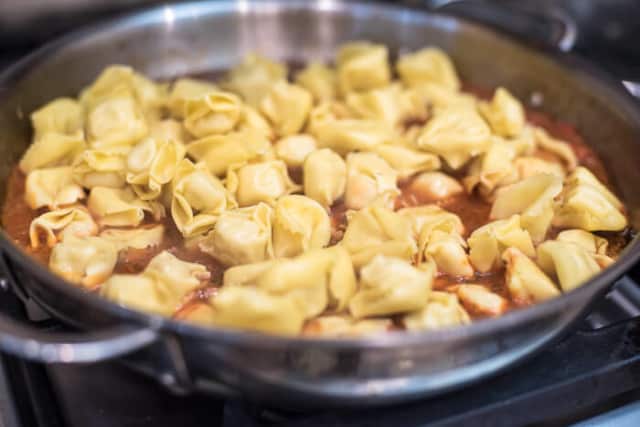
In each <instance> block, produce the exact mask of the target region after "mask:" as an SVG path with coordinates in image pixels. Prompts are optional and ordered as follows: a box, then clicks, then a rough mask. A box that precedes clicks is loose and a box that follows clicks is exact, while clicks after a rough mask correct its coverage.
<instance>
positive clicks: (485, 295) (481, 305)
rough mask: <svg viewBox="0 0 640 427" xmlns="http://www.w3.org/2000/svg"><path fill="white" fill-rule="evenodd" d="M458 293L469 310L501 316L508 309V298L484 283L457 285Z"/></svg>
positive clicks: (486, 314)
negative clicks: (488, 287)
mask: <svg viewBox="0 0 640 427" xmlns="http://www.w3.org/2000/svg"><path fill="white" fill-rule="evenodd" d="M456 295H458V298H459V299H460V302H461V303H462V305H463V306H464V307H465V308H466V309H467V310H469V311H472V312H474V313H477V314H483V315H485V316H499V315H501V314H503V313H504V312H505V311H507V308H508V303H507V300H506V299H504V298H503V297H501V296H500V295H498V294H496V293H494V292H491V291H490V290H489V289H487V288H486V287H484V286H482V285H476V284H470V283H465V284H462V285H458V286H456Z"/></svg>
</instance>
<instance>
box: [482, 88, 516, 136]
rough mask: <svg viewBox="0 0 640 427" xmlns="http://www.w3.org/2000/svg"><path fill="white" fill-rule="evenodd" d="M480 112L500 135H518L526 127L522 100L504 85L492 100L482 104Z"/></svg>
mask: <svg viewBox="0 0 640 427" xmlns="http://www.w3.org/2000/svg"><path fill="white" fill-rule="evenodd" d="M480 112H481V113H482V115H483V116H484V118H485V119H487V121H488V122H489V124H490V125H491V129H493V131H494V132H495V133H496V134H497V135H499V136H503V137H505V138H510V137H514V136H518V135H519V134H520V133H521V132H522V131H523V129H524V126H525V120H526V119H525V115H524V108H522V104H521V103H520V101H518V100H517V99H516V98H515V97H514V96H513V95H511V93H509V91H508V90H506V89H505V88H503V87H499V88H498V89H497V90H496V92H495V93H494V94H493V98H492V99H491V102H488V103H482V104H480Z"/></svg>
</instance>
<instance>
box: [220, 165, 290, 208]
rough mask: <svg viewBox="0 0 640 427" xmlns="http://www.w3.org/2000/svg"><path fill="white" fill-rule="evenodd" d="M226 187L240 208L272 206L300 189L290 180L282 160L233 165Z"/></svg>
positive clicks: (228, 174)
mask: <svg viewBox="0 0 640 427" xmlns="http://www.w3.org/2000/svg"><path fill="white" fill-rule="evenodd" d="M226 185H227V189H228V190H229V191H230V192H231V193H232V194H233V195H234V196H235V198H236V200H237V201H238V204H239V205H240V206H250V205H255V204H257V203H259V202H266V203H269V204H271V205H272V204H274V203H275V201H276V199H278V198H279V197H281V196H284V195H285V194H289V193H292V192H294V191H297V190H298V189H299V186H298V185H297V184H295V183H294V182H293V181H292V180H291V178H289V174H288V173H287V165H286V164H285V163H284V162H283V161H282V160H270V161H266V162H259V163H249V164H243V163H240V164H235V165H231V166H230V167H229V170H228V171H227V182H226Z"/></svg>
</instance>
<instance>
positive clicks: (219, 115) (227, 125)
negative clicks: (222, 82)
mask: <svg viewBox="0 0 640 427" xmlns="http://www.w3.org/2000/svg"><path fill="white" fill-rule="evenodd" d="M241 112H242V102H241V101H240V98H238V97H237V96H236V95H234V94H233V93H229V92H224V91H212V92H209V93H206V94H204V95H201V96H199V97H197V98H187V100H186V101H185V106H184V115H185V118H184V127H185V128H186V129H187V130H188V131H189V133H190V134H191V135H193V136H194V137H196V138H202V137H205V136H208V135H214V134H224V133H226V132H229V131H231V130H232V129H233V128H234V127H235V125H236V124H237V123H238V121H239V120H240V115H241Z"/></svg>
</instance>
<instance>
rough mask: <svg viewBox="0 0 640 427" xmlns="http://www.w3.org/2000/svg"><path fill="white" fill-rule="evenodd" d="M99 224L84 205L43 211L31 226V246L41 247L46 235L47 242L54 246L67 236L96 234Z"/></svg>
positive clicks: (48, 244)
mask: <svg viewBox="0 0 640 427" xmlns="http://www.w3.org/2000/svg"><path fill="white" fill-rule="evenodd" d="M97 232H98V226H97V225H96V223H95V221H94V220H93V218H92V217H91V215H90V214H89V211H87V209H86V208H85V207H84V206H70V207H67V208H61V209H56V210H53V211H49V212H46V213H43V214H42V215H40V216H38V217H36V218H35V219H34V220H33V221H31V224H30V226H29V240H30V243H31V247H32V248H34V249H37V248H38V247H40V243H41V238H42V236H43V235H44V237H45V243H46V245H47V246H49V247H53V246H54V245H55V244H56V243H57V242H58V241H63V240H64V239H65V238H66V237H69V236H75V237H84V236H91V235H95V234H96V233H97Z"/></svg>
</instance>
